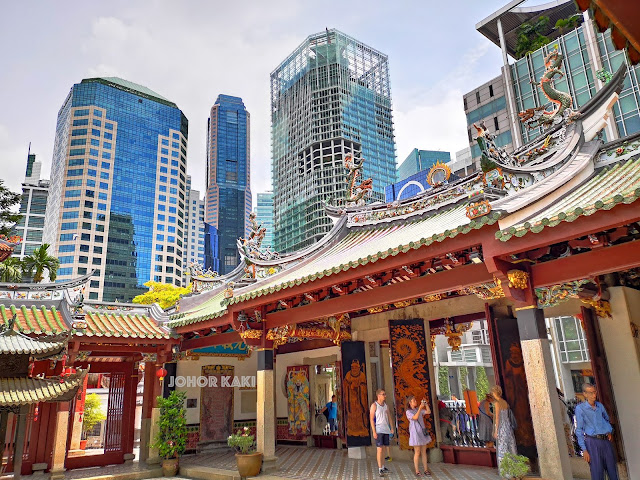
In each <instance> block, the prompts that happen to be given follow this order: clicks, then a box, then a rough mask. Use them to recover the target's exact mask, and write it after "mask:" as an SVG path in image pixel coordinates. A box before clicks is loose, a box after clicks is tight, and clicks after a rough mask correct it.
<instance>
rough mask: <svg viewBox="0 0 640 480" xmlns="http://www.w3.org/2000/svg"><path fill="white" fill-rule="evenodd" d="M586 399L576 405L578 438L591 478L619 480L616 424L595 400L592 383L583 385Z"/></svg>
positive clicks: (594, 388)
mask: <svg viewBox="0 0 640 480" xmlns="http://www.w3.org/2000/svg"><path fill="white" fill-rule="evenodd" d="M582 393H583V394H584V396H585V398H586V399H587V401H586V402H582V403H580V404H578V406H577V407H576V437H578V443H579V444H580V448H582V454H583V455H584V459H585V460H586V461H587V463H589V467H590V469H591V480H604V472H605V470H606V471H607V474H608V475H609V480H618V470H617V467H616V463H617V462H616V456H615V453H614V451H613V445H612V443H611V434H612V433H613V427H612V426H611V423H609V415H607V411H606V410H605V408H604V406H603V405H602V404H601V403H600V402H596V393H597V391H596V387H594V386H593V385H591V384H589V383H585V384H584V385H583V386H582Z"/></svg>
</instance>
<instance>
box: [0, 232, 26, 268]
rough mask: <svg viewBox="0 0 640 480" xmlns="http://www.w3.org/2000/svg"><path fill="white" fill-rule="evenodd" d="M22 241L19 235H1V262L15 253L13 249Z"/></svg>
mask: <svg viewBox="0 0 640 480" xmlns="http://www.w3.org/2000/svg"><path fill="white" fill-rule="evenodd" d="M21 242H22V238H21V237H19V236H18V235H14V236H12V237H7V236H6V235H0V262H4V261H5V260H6V259H7V258H9V257H10V256H11V254H12V253H13V249H14V248H15V247H16V246H17V245H18V244H19V243H21Z"/></svg>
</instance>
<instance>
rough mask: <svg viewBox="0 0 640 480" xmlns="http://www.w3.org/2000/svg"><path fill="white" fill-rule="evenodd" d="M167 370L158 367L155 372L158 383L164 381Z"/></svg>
mask: <svg viewBox="0 0 640 480" xmlns="http://www.w3.org/2000/svg"><path fill="white" fill-rule="evenodd" d="M167 373H168V372H167V369H166V368H163V367H160V368H159V369H158V370H157V371H156V377H158V378H159V379H160V381H162V380H164V377H166V376H167Z"/></svg>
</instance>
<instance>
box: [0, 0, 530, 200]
mask: <svg viewBox="0 0 640 480" xmlns="http://www.w3.org/2000/svg"><path fill="white" fill-rule="evenodd" d="M505 3H506V0H497V1H496V0H485V1H483V2H477V1H470V0H453V1H441V0H438V1H434V0H423V1H395V2H393V1H385V2H381V1H366V2H365V1H345V0H343V1H333V0H327V1H323V2H309V1H297V2H295V1H285V0H270V1H264V0H263V1H252V0H244V1H234V2H233V1H225V2H221V1H218V0H214V1H195V0H194V1H189V2H169V1H160V0H156V1H144V2H143V1H121V0H110V1H108V2H92V1H83V2H80V1H64V2H47V1H37V0H34V1H20V2H5V3H4V5H3V9H2V16H1V18H0V49H1V52H2V55H1V57H0V58H1V59H2V63H1V66H0V162H1V165H2V173H0V178H3V179H4V180H5V183H6V184H7V185H9V186H10V187H11V188H12V189H14V190H16V191H17V190H19V188H20V183H21V182H22V180H23V176H24V168H25V162H26V153H27V148H28V145H29V142H31V143H32V147H31V148H32V152H34V153H36V154H37V155H38V159H39V160H40V161H42V162H43V164H44V166H43V176H44V177H45V178H49V174H50V168H51V155H52V151H53V139H54V133H55V126H56V117H57V113H58V109H59V108H60V106H61V105H62V102H63V101H64V99H65V97H66V95H67V94H68V93H69V89H70V88H71V86H72V85H73V84H74V83H77V82H79V81H80V80H82V79H83V78H87V77H94V76H119V77H122V78H125V79H127V80H130V81H132V82H136V83H140V84H142V85H145V86H147V87H149V88H151V89H152V90H155V91H156V92H158V93H159V94H160V95H162V96H164V97H166V98H168V99H170V100H172V101H174V102H175V103H176V104H178V106H179V107H180V108H181V109H182V111H183V112H184V114H185V115H186V116H187V118H188V119H189V152H188V173H189V174H190V175H191V176H192V177H193V184H194V188H198V189H200V190H201V192H203V191H204V175H205V138H206V123H207V117H208V114H209V109H210V108H211V106H212V105H213V102H214V101H215V99H216V97H217V96H218V94H220V93H224V94H229V95H236V96H240V97H242V98H243V100H244V103H245V105H246V106H247V109H248V110H249V111H250V113H251V162H252V190H253V193H254V195H255V193H257V192H261V191H265V190H266V189H267V188H269V186H270V175H271V174H270V131H269V129H270V118H269V108H270V106H269V74H270V73H271V71H272V70H273V69H275V67H277V65H278V64H279V63H280V62H281V61H282V60H283V59H284V58H285V57H286V56H287V55H288V54H289V53H290V52H291V51H292V50H294V49H295V48H296V47H297V46H298V45H299V44H300V43H301V42H302V41H303V40H304V39H305V38H306V37H307V36H308V35H310V34H312V33H316V32H319V31H323V30H324V29H325V27H329V28H337V29H338V30H341V31H343V32H345V33H346V34H348V35H350V36H352V37H355V38H356V39H358V40H360V41H362V42H364V43H366V44H368V45H370V46H372V47H373V48H375V49H377V50H380V51H381V52H383V53H385V54H387V55H388V56H389V64H390V75H391V89H392V98H393V107H394V108H393V115H394V124H395V135H396V147H397V160H398V162H401V161H402V160H404V158H405V157H406V156H407V155H408V154H409V152H410V151H411V149H412V148H421V149H427V150H447V151H451V152H452V155H453V154H454V152H455V151H457V150H461V149H462V148H465V147H466V146H467V134H466V128H465V127H466V122H465V116H464V110H463V106H462V94H463V93H466V92H468V91H470V90H472V89H473V88H475V87H476V86H478V85H480V84H482V83H484V82H486V81H488V80H490V79H491V78H494V77H495V76H497V75H499V74H500V65H501V54H500V50H499V48H498V47H496V46H495V45H493V44H491V43H490V42H489V41H488V40H486V39H485V38H484V37H483V36H482V35H480V34H479V33H478V32H477V31H476V30H475V25H476V23H477V22H479V21H480V20H482V19H483V18H485V17H486V16H488V15H489V14H491V13H492V12H494V11H495V10H497V9H498V8H500V7H501V6H503V5H504V4H505ZM536 3H540V2H536Z"/></svg>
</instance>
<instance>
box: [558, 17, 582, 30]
mask: <svg viewBox="0 0 640 480" xmlns="http://www.w3.org/2000/svg"><path fill="white" fill-rule="evenodd" d="M580 18H581V16H580V15H579V14H576V15H572V16H570V17H569V18H561V19H559V20H558V21H557V22H556V25H555V29H556V30H560V33H561V34H562V35H564V33H565V32H568V31H569V30H573V29H574V28H576V27H577V26H578V24H579V23H580Z"/></svg>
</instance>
